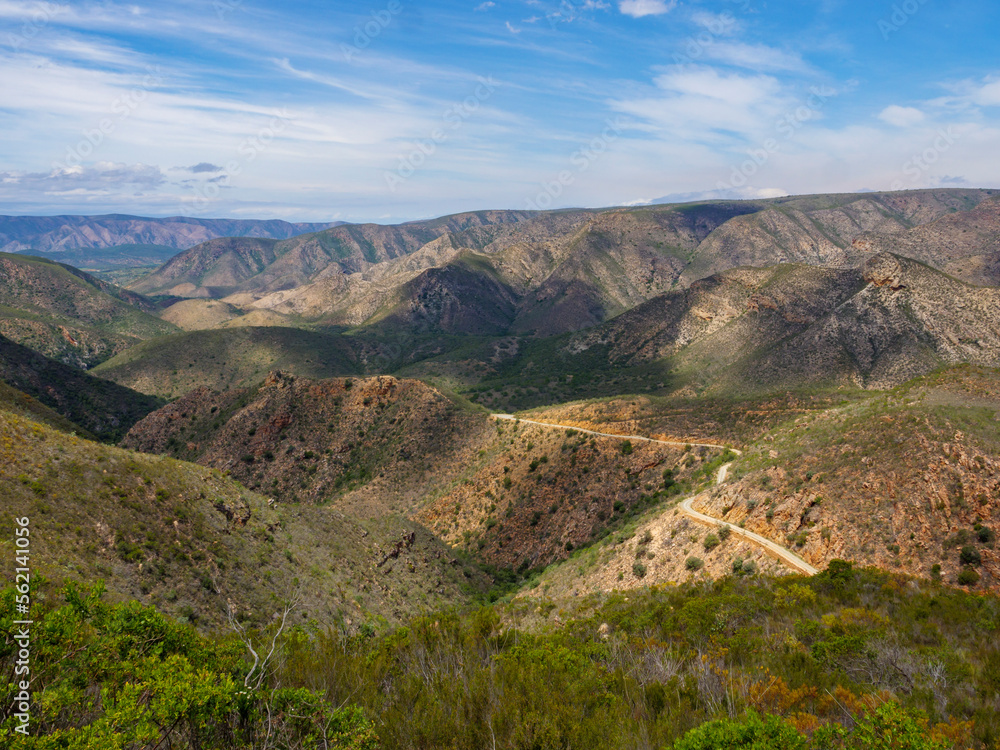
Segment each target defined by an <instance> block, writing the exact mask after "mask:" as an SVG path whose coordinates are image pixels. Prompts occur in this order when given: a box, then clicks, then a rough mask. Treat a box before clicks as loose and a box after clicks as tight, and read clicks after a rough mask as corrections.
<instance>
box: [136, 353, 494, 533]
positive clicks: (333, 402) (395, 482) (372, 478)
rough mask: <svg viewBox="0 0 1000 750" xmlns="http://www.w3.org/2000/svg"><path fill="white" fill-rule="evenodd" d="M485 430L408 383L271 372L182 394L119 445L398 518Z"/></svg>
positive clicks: (476, 416)
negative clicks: (250, 382) (247, 383)
mask: <svg viewBox="0 0 1000 750" xmlns="http://www.w3.org/2000/svg"><path fill="white" fill-rule="evenodd" d="M491 432H492V430H491V429H490V428H489V425H488V424H487V422H486V419H485V415H484V414H483V413H481V412H479V411H477V410H470V409H468V408H463V407H462V406H461V405H457V404H456V403H453V402H452V401H451V400H449V399H448V398H446V397H445V396H443V395H442V394H441V393H439V392H437V391H435V390H434V389H432V388H429V387H428V386H426V385H424V384H423V383H420V382H418V381H414V380H397V379H396V378H392V377H376V378H361V379H359V378H333V379H328V380H312V379H308V378H301V377H295V376H292V375H289V374H287V373H282V372H272V373H271V374H270V375H268V376H267V378H266V379H265V380H264V381H263V382H262V383H258V384H255V385H254V386H253V387H250V388H242V389H236V390H231V391H224V392H219V391H213V390H210V389H208V388H199V389H197V390H195V391H192V392H191V393H189V394H188V395H187V396H185V397H183V398H180V399H178V400H177V401H174V402H173V403H171V404H169V405H168V406H165V407H164V408H162V409H160V410H159V411H156V412H154V413H153V414H150V415H149V416H148V417H146V418H145V419H144V420H142V421H141V422H140V423H138V424H136V425H135V426H134V427H133V428H132V429H131V430H130V432H129V434H128V435H127V436H126V438H125V440H124V441H123V445H124V446H126V447H128V448H133V449H135V450H141V451H146V452H150V453H168V454H169V455H172V456H175V457H177V458H182V459H185V460H190V461H196V462H198V463H200V464H204V465H206V466H212V467H215V468H218V469H221V470H224V471H226V472H228V473H229V474H230V475H231V476H233V477H234V478H236V479H238V480H240V481H241V482H242V483H243V484H245V485H246V486H247V487H250V488H251V489H256V490H259V491H260V492H265V493H268V494H269V495H271V496H272V497H274V498H276V499H278V500H281V501H289V502H303V503H309V504H320V505H326V504H330V505H331V507H335V508H337V509H338V510H340V511H343V512H347V513H350V514H351V515H352V516H355V517H366V518H371V517H379V516H382V515H388V514H408V513H409V512H410V511H412V510H413V509H414V508H415V507H417V506H418V505H419V504H420V501H421V499H422V496H423V494H425V493H426V492H428V491H429V490H430V488H431V487H433V486H436V485H439V484H443V485H446V484H447V483H448V482H449V481H450V478H451V477H452V476H453V475H455V474H456V473H457V472H459V471H460V470H461V468H462V465H463V463H464V462H465V461H467V460H468V457H469V454H474V453H475V451H477V450H479V449H480V448H481V447H482V445H483V444H484V442H485V441H486V439H487V437H488V435H489V434H490V433H491Z"/></svg>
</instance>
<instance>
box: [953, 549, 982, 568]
mask: <svg viewBox="0 0 1000 750" xmlns="http://www.w3.org/2000/svg"><path fill="white" fill-rule="evenodd" d="M958 560H959V562H961V563H962V565H981V564H982V562H983V556H982V555H980V554H979V550H977V549H976V548H975V547H972V546H965V547H962V551H961V552H960V553H959V555H958Z"/></svg>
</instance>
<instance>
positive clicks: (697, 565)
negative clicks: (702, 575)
mask: <svg viewBox="0 0 1000 750" xmlns="http://www.w3.org/2000/svg"><path fill="white" fill-rule="evenodd" d="M684 567H686V568H687V569H688V570H692V571H694V570H701V569H702V568H704V567H705V561H704V560H702V559H701V558H700V557H689V558H688V559H687V560H685V561H684Z"/></svg>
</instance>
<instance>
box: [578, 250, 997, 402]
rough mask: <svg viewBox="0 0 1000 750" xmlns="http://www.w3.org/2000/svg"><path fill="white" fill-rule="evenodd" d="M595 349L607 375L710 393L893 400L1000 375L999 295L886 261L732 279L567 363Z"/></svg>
mask: <svg viewBox="0 0 1000 750" xmlns="http://www.w3.org/2000/svg"><path fill="white" fill-rule="evenodd" d="M594 347H606V349H607V363H608V367H612V368H613V367H619V368H620V367H639V366H643V365H646V364H647V363H652V362H657V361H663V362H664V363H665V365H666V367H668V368H669V369H671V370H674V371H677V370H680V371H683V372H692V373H695V374H694V375H693V376H692V377H696V378H697V380H696V382H697V383H698V384H699V385H700V386H701V387H709V388H711V389H712V392H720V393H725V392H732V391H736V392H740V391H747V390H751V391H759V390H775V389H778V388H783V387H796V386H800V385H802V384H804V383H817V384H818V383H826V384H852V385H857V386H861V387H865V388H888V387H892V386H895V385H898V384H900V383H902V382H904V381H906V380H908V379H910V378H912V377H915V376H917V375H921V374H924V373H927V372H929V371H931V370H933V369H934V368H935V367H938V366H940V365H941V364H944V363H947V364H955V363H958V362H972V363H976V364H982V365H987V366H993V367H995V366H998V365H1000V289H992V288H986V289H983V288H977V287H973V286H970V285H967V284H963V283H961V282H959V281H956V280H954V279H951V278H949V277H947V276H945V275H944V274H942V273H939V272H937V271H935V270H933V269H930V268H928V267H926V266H924V265H922V264H920V263H917V262H915V261H912V260H909V259H906V258H900V257H897V256H893V255H890V254H888V253H879V254H878V255H875V256H873V257H871V258H869V259H868V260H867V261H866V262H865V264H864V266H863V267H862V268H861V269H860V270H858V269H843V270H831V269H821V268H815V267H810V266H802V265H797V266H792V265H787V266H775V267H772V268H767V269H735V270H732V271H727V272H725V273H722V274H719V275H717V276H714V277H711V278H708V279H702V280H700V281H697V282H695V283H694V284H692V285H691V286H690V287H689V288H688V289H685V290H683V291H678V292H671V293H670V294H666V295H663V296H661V297H658V298H656V299H653V300H650V301H649V302H647V303H645V304H643V305H640V306H638V307H636V308H635V309H633V310H630V311H629V312H627V313H625V314H623V315H620V316H619V317H617V318H615V319H614V320H613V321H609V322H608V323H606V324H604V325H602V326H598V327H596V328H594V329H591V330H590V331H586V332H582V333H580V334H578V335H577V336H575V337H574V338H573V339H571V340H570V341H569V342H568V343H567V344H566V345H565V348H564V350H563V351H564V352H565V354H566V355H569V356H579V355H582V354H584V353H585V352H587V351H588V350H590V349H592V348H594ZM570 366H571V365H570Z"/></svg>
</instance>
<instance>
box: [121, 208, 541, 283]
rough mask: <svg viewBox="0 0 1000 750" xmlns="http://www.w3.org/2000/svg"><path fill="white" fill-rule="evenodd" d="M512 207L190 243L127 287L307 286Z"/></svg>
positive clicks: (503, 216)
mask: <svg viewBox="0 0 1000 750" xmlns="http://www.w3.org/2000/svg"><path fill="white" fill-rule="evenodd" d="M525 216H526V214H525V213H524V212H516V211H483V212H479V213H471V214H458V215H456V216H451V217H444V218H442V219H435V220H433V221H428V222H417V223H413V224H400V225H398V226H381V225H378V224H345V225H341V226H337V227H333V228H331V229H327V230H324V231H321V232H315V233H311V234H306V235H302V236H299V237H296V238H293V239H291V240H285V241H280V242H263V241H256V242H255V241H252V240H251V239H248V238H244V237H235V238H228V239H224V240H217V241H214V242H210V243H206V244H203V245H200V246H196V247H193V248H191V249H190V250H187V251H185V252H183V253H181V254H180V255H178V256H176V257H174V258H172V259H171V260H170V261H168V262H167V263H166V264H164V265H163V266H162V267H161V268H159V269H157V270H156V271H155V272H154V273H152V274H150V275H149V276H148V277H146V278H144V279H141V280H140V281H138V282H136V283H134V284H133V285H132V287H131V288H132V289H134V290H135V291H139V292H143V293H147V294H149V293H153V294H176V295H178V296H184V297H216V298H218V297H224V296H226V295H229V294H233V293H235V292H239V291H250V290H252V291H255V292H257V293H258V294H263V293H267V292H272V291H279V290H283V289H289V288H293V287H296V286H301V285H303V284H305V283H307V282H308V281H309V280H310V279H312V278H313V277H314V276H316V275H317V274H321V273H325V274H326V275H329V274H336V273H341V274H342V273H354V272H359V271H362V270H364V269H365V268H366V267H368V266H370V265H373V264H376V263H380V262H384V261H388V260H392V259H394V258H398V257H400V256H403V255H409V254H410V253H413V252H415V251H416V250H419V249H420V248H421V247H423V246H424V245H426V244H427V243H428V242H430V241H432V240H434V239H436V238H438V237H440V236H442V235H443V234H445V233H446V232H448V231H452V230H460V229H463V228H466V227H469V226H475V225H478V224H482V223H494V222H496V223H505V222H517V221H520V220H522V219H523V218H524V217H525Z"/></svg>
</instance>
